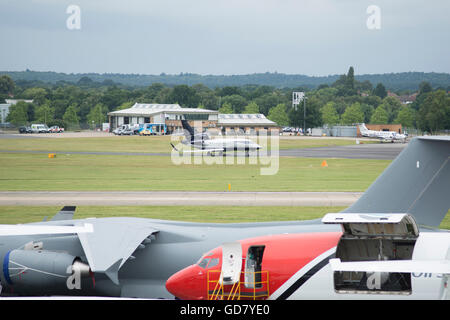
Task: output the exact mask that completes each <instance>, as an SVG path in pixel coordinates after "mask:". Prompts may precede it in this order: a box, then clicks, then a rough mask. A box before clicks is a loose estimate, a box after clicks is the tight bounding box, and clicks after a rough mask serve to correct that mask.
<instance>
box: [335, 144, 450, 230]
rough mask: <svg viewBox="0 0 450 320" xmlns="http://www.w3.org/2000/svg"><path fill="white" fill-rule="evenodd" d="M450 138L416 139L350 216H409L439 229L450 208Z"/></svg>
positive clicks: (351, 208)
mask: <svg viewBox="0 0 450 320" xmlns="http://www.w3.org/2000/svg"><path fill="white" fill-rule="evenodd" d="M449 157H450V137H448V136H446V137H420V138H414V139H413V140H411V142H410V143H409V145H408V147H407V148H405V149H404V150H403V151H402V152H401V153H400V154H399V156H398V157H397V158H396V159H395V160H394V161H393V162H392V163H391V164H390V166H389V167H388V168H387V169H386V170H385V171H384V172H383V173H382V174H381V175H380V176H379V177H378V178H377V179H376V180H375V182H374V183H373V184H372V185H371V186H370V187H369V188H368V189H367V191H366V192H365V193H364V194H363V195H362V196H361V197H360V198H359V199H358V201H356V202H355V203H354V204H353V205H352V206H350V207H349V208H347V209H346V210H344V211H342V212H348V213H392V212H401V213H409V214H411V215H413V216H414V218H415V219H416V221H417V223H418V224H420V225H426V226H433V227H437V226H439V224H440V223H441V221H442V219H443V218H444V217H445V215H446V213H447V211H448V209H449V207H450V161H449Z"/></svg>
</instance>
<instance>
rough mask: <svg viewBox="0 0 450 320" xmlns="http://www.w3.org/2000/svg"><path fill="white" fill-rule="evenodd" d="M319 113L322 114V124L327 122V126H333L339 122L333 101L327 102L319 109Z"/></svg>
mask: <svg viewBox="0 0 450 320" xmlns="http://www.w3.org/2000/svg"><path fill="white" fill-rule="evenodd" d="M320 113H321V114H322V122H323V124H327V125H328V126H330V127H331V126H333V125H335V124H338V123H339V115H338V113H337V111H336V108H335V107H334V103H333V102H328V103H327V104H326V105H324V106H323V107H322V108H321V109H320Z"/></svg>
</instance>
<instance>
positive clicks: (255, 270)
mask: <svg viewBox="0 0 450 320" xmlns="http://www.w3.org/2000/svg"><path fill="white" fill-rule="evenodd" d="M264 248H265V246H251V247H249V248H248V252H247V258H246V259H245V272H244V275H245V277H244V278H245V287H246V288H251V289H255V288H256V289H257V288H261V287H262V282H261V264H262V259H263V254H264Z"/></svg>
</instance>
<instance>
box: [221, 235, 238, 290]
mask: <svg viewBox="0 0 450 320" xmlns="http://www.w3.org/2000/svg"><path fill="white" fill-rule="evenodd" d="M241 268H242V246H241V243H240V242H228V243H224V244H223V245H222V273H221V276H220V282H222V283H223V284H224V285H231V284H235V283H236V282H239V279H240V277H241Z"/></svg>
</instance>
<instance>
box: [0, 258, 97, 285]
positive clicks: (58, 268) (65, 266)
mask: <svg viewBox="0 0 450 320" xmlns="http://www.w3.org/2000/svg"><path fill="white" fill-rule="evenodd" d="M89 274H90V268H89V265H87V264H85V263H83V262H81V260H80V258H78V257H75V256H72V255H70V254H68V253H65V252H57V251H48V250H22V249H16V250H12V251H9V252H8V253H7V254H6V255H5V258H4V260H3V277H4V280H5V281H6V283H7V285H8V286H11V287H12V288H13V291H14V292H15V293H19V292H24V293H28V292H31V291H33V290H34V289H39V288H42V287H45V288H48V289H49V292H50V291H55V290H56V291H62V290H63V291H64V290H68V289H69V290H71V289H80V283H81V282H80V281H81V278H82V277H86V276H89Z"/></svg>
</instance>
